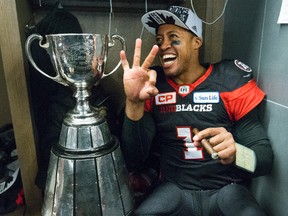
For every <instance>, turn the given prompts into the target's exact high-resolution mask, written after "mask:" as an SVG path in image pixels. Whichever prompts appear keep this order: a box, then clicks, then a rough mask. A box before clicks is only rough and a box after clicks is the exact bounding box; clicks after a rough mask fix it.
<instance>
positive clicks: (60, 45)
mask: <svg viewBox="0 0 288 216" xmlns="http://www.w3.org/2000/svg"><path fill="white" fill-rule="evenodd" d="M34 40H39V46H40V47H41V48H43V49H45V50H46V51H47V53H48V54H49V56H50V60H51V62H52V65H53V67H54V69H55V72H56V75H55V76H50V75H49V74H47V73H46V72H44V71H42V70H41V69H40V68H39V67H38V66H37V64H36V63H35V61H34V60H33V57H32V54H31V44H32V42H33V41H34ZM115 40H119V41H120V42H121V45H122V49H123V50H125V49H126V44H125V41H124V39H123V38H122V37H121V36H119V35H112V36H111V37H109V36H108V35H106V34H89V33H81V34H78V33H76V34H75V33H68V34H50V35H46V36H45V40H44V38H43V37H42V36H41V35H39V34H32V35H30V36H29V37H28V38H27V41H26V44H25V51H26V55H27V58H28V60H29V62H30V63H31V65H32V66H33V67H34V68H35V69H36V70H37V71H39V72H40V73H41V74H42V75H44V76H46V77H47V78H49V79H52V80H53V81H55V82H58V83H60V84H62V85H65V86H69V87H70V88H71V89H72V90H73V92H74V94H73V96H74V97H75V98H76V106H75V108H74V109H73V110H72V111H70V112H69V113H68V114H67V117H66V118H65V119H64V121H65V122H66V123H67V124H69V125H75V124H76V125H81V124H91V123H93V122H97V121H99V118H100V117H101V116H100V115H99V113H100V112H99V111H97V110H96V109H94V108H92V107H91V106H90V104H89V100H88V98H89V96H90V94H91V93H90V90H91V87H92V86H93V85H97V84H98V83H99V82H100V80H101V79H102V78H104V77H107V76H109V75H111V74H112V73H114V72H115V71H116V70H117V69H118V68H119V66H120V65H121V61H119V63H118V64H117V65H116V67H115V68H114V69H113V70H112V71H111V72H109V73H106V72H105V66H106V61H107V55H108V50H109V48H111V47H113V46H114V44H115Z"/></svg>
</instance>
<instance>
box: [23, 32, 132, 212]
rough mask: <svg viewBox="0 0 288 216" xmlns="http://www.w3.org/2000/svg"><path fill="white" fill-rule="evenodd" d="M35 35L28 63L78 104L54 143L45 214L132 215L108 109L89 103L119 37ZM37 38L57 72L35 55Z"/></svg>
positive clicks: (121, 161)
mask: <svg viewBox="0 0 288 216" xmlns="http://www.w3.org/2000/svg"><path fill="white" fill-rule="evenodd" d="M45 39H46V40H45V43H44V44H43V41H44V39H43V37H42V36H41V35H38V34H33V35H31V36H29V37H28V39H27V41H26V46H25V51H26V54H27V57H28V60H29V62H30V63H31V64H32V66H33V67H34V68H35V69H36V70H38V71H39V72H40V73H41V74H43V75H44V76H46V77H47V78H49V79H52V80H54V81H56V82H58V83H60V84H63V85H65V86H69V87H70V88H71V89H72V90H73V92H74V94H73V96H74V97H75V99H76V106H75V107H74V109H73V110H71V111H69V112H68V113H67V115H66V117H65V118H64V120H63V123H62V128H61V134H60V137H59V142H58V143H55V144H53V146H52V150H51V155H50V162H49V168H48V173H47V180H46V189H45V196H44V203H43V208H42V215H45V216H46V215H48V216H50V215H64V216H67V215H81V216H82V215H95V216H98V215H99V216H100V215H101V216H102V215H103V216H112V215H113V216H118V215H119V216H120V215H130V214H132V210H133V207H134V206H133V205H134V200H133V195H132V191H131V188H130V185H129V181H128V173H127V170H126V167H125V162H124V160H123V156H122V153H121V150H120V147H119V142H118V139H117V138H116V137H115V136H113V135H112V134H111V133H110V130H109V127H108V124H107V122H106V119H105V115H106V113H105V111H103V110H102V109H101V108H98V109H97V108H94V107H92V106H90V103H89V100H88V98H89V96H90V94H91V93H90V89H91V88H92V87H93V85H97V84H98V83H99V82H100V81H101V79H102V78H104V77H107V76H109V75H110V74H112V73H113V72H115V71H116V70H117V68H118V67H119V66H120V64H121V63H120V62H119V63H118V65H117V66H116V67H115V68H114V69H113V70H112V71H111V72H110V73H105V66H106V61H107V54H108V50H109V48H111V47H113V46H114V41H115V40H119V41H120V42H121V44H122V48H123V49H125V41H124V39H123V38H122V37H121V36H119V35H113V36H111V38H109V37H108V35H104V34H51V35H46V36H45ZM34 40H39V46H40V47H42V48H43V49H45V50H46V51H47V52H48V54H49V56H50V59H51V62H52V64H53V66H54V68H55V72H56V76H50V75H48V74H47V73H46V72H44V71H42V70H41V69H40V68H39V67H38V66H37V65H36V63H35V62H34V60H33V58H32V55H31V48H30V46H31V43H32V42H33V41H34Z"/></svg>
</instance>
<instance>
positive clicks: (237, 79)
mask: <svg viewBox="0 0 288 216" xmlns="http://www.w3.org/2000/svg"><path fill="white" fill-rule="evenodd" d="M210 78H211V79H213V80H215V81H216V82H221V83H222V84H224V85H228V86H226V87H228V88H229V89H234V88H238V87H241V86H243V85H245V84H246V83H248V82H250V81H251V80H252V79H253V72H252V69H251V68H250V67H249V66H248V65H246V64H245V63H243V62H241V61H239V60H237V59H234V60H231V59H225V60H222V61H220V62H218V63H215V64H213V71H212V73H211V76H210Z"/></svg>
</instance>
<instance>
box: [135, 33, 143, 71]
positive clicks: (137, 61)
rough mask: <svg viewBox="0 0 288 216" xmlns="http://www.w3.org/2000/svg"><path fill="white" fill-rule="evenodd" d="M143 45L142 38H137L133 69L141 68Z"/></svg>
mask: <svg viewBox="0 0 288 216" xmlns="http://www.w3.org/2000/svg"><path fill="white" fill-rule="evenodd" d="M141 45H142V40H141V39H140V38H137V39H136V41H135V49H134V57H133V67H139V66H140V59H141Z"/></svg>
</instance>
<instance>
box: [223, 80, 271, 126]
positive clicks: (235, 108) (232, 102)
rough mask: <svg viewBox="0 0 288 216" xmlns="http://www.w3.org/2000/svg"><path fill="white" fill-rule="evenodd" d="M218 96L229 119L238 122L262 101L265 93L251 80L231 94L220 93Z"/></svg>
mask: <svg viewBox="0 0 288 216" xmlns="http://www.w3.org/2000/svg"><path fill="white" fill-rule="evenodd" d="M220 96H221V98H222V100H223V103H224V106H225V108H226V110H227V112H228V115H229V117H230V119H231V120H232V121H238V120H239V119H241V118H242V117H243V116H245V115H246V114H247V113H248V112H250V111H251V110H252V109H253V108H255V107H256V106H257V105H258V104H259V103H260V102H261V101H262V100H263V98H264V96H265V93H264V92H263V91H262V90H261V89H260V88H259V87H258V86H257V84H256V82H255V80H254V79H252V80H250V81H249V82H248V83H246V84H245V85H243V86H241V87H240V88H237V89H235V90H233V91H231V92H221V93H220Z"/></svg>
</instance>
